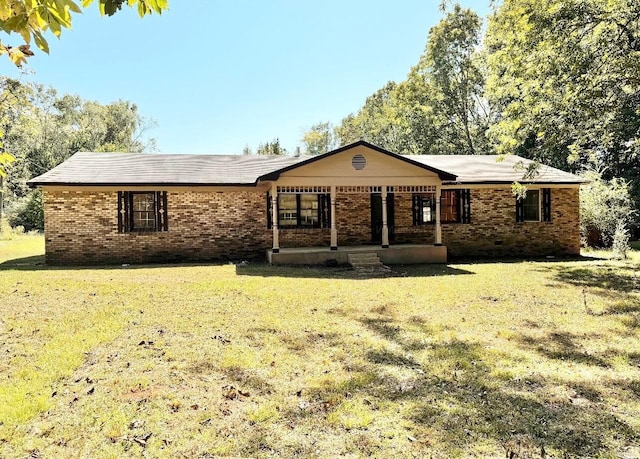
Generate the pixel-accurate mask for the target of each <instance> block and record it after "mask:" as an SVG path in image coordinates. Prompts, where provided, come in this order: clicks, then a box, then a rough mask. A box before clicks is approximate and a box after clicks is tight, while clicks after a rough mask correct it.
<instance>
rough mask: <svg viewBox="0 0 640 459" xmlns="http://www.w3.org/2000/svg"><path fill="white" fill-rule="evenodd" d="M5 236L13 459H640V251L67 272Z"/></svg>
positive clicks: (0, 304)
mask: <svg viewBox="0 0 640 459" xmlns="http://www.w3.org/2000/svg"><path fill="white" fill-rule="evenodd" d="M42 253H43V240H42V237H40V236H17V237H14V238H13V239H12V240H1V239H0V292H1V297H0V308H1V314H0V353H1V354H2V358H1V359H0V457H3V458H4V457H7V458H11V457H20V458H24V457H28V456H29V455H31V456H32V457H47V458H59V457H92V458H93V457H96V458H101V457H114V458H116V457H188V458H192V457H214V456H243V457H246V456H249V457H268V456H284V457H296V456H297V457H319V458H326V457H336V456H347V457H361V456H368V455H373V456H377V457H385V458H386V457H411V456H415V457H429V456H431V457H434V458H449V457H470V456H471V457H512V458H525V457H541V456H544V457H629V458H631V457H638V456H640V279H639V277H638V276H640V254H639V253H638V252H632V254H631V255H632V259H631V260H627V261H612V260H608V259H606V255H607V254H606V253H603V252H597V253H590V254H586V256H585V257H584V258H583V259H580V260H574V261H556V260H547V261H540V262H512V263H508V262H507V263H493V262H492V263H469V264H467V263H465V264H451V265H448V266H416V267H396V268H395V269H394V270H395V272H396V273H397V274H398V275H397V276H396V277H388V278H383V279H379V278H378V279H367V278H360V277H358V276H356V275H355V274H354V273H353V272H352V271H349V270H347V269H345V268H317V269H316V268H290V267H272V266H267V265H264V264H255V263H249V264H248V265H246V266H240V265H233V264H218V265H215V264H213V265H191V266H186V265H182V266H127V267H122V266H115V267H107V268H56V267H47V266H45V265H44V264H43V257H42Z"/></svg>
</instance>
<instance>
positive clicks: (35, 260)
mask: <svg viewBox="0 0 640 459" xmlns="http://www.w3.org/2000/svg"><path fill="white" fill-rule="evenodd" d="M240 263H246V262H244V261H239V260H238V261H228V260H224V261H221V260H216V261H202V262H193V261H192V262H180V261H175V262H173V261H172V262H169V261H159V262H157V263H155V262H153V263H152V262H150V263H141V264H132V263H111V264H93V265H75V264H68V265H51V264H47V263H46V262H45V257H44V255H35V256H31V257H23V258H14V259H11V260H7V261H4V262H2V263H0V271H9V270H13V271H79V270H110V269H117V270H120V269H154V268H172V267H176V268H179V267H194V266H226V265H230V264H231V265H234V266H239V264H240ZM256 264H257V265H261V266H268V265H265V263H264V262H262V261H261V262H256Z"/></svg>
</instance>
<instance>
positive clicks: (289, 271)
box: [236, 263, 475, 280]
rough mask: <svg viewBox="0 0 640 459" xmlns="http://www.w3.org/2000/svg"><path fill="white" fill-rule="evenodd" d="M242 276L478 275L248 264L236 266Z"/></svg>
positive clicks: (411, 268) (420, 268) (440, 269)
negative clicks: (379, 271)
mask: <svg viewBox="0 0 640 459" xmlns="http://www.w3.org/2000/svg"><path fill="white" fill-rule="evenodd" d="M236 274H237V275H238V276H257V277H290V278H301V279H305V278H307V279H308V278H314V279H353V280H366V279H379V278H381V277H382V278H385V277H410V278H411V277H430V276H453V275H456V276H457V275H469V274H475V273H474V272H472V271H468V270H465V269H458V268H454V267H451V266H447V265H439V264H438V265H430V264H424V265H392V266H391V271H390V272H389V273H387V274H385V275H382V276H381V275H380V274H379V273H375V272H374V273H370V274H367V273H360V272H357V271H355V270H353V269H352V268H351V267H349V266H335V267H330V266H315V265H314V266H310V265H269V264H266V263H248V264H246V265H242V264H239V265H236Z"/></svg>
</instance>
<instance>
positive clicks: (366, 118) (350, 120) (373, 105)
mask: <svg viewBox="0 0 640 459" xmlns="http://www.w3.org/2000/svg"><path fill="white" fill-rule="evenodd" d="M402 94H403V93H401V92H400V91H398V84H397V83H395V82H393V81H390V82H388V83H387V84H386V85H385V86H384V87H382V88H381V89H379V90H378V91H376V92H375V93H374V94H372V95H371V96H369V97H367V99H366V101H365V103H364V106H363V107H362V108H361V109H360V110H359V111H358V113H356V114H350V115H348V116H347V117H345V118H344V119H343V120H342V123H341V124H340V126H338V127H336V128H335V135H336V143H339V144H341V145H345V144H348V143H352V142H356V141H358V140H366V141H367V142H371V143H374V144H376V145H379V146H381V147H382V148H386V149H387V150H391V151H396V152H400V153H409V152H410V151H408V148H407V139H408V135H407V134H408V132H407V125H406V124H407V123H406V116H404V115H405V113H406V108H407V107H406V104H405V101H404V100H402V99H401V96H402Z"/></svg>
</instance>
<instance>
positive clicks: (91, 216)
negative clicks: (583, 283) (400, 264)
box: [45, 187, 580, 264]
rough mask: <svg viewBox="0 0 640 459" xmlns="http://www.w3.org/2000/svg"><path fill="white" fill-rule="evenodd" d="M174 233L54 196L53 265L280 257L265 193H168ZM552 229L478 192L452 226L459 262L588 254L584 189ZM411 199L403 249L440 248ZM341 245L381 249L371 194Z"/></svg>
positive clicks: (450, 242) (101, 200)
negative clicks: (121, 228) (416, 222)
mask: <svg viewBox="0 0 640 459" xmlns="http://www.w3.org/2000/svg"><path fill="white" fill-rule="evenodd" d="M167 195H168V196H167V198H168V209H167V210H168V224H169V231H166V232H152V233H123V234H120V233H118V219H117V193H116V192H85V191H48V190H47V191H45V235H46V259H47V262H48V263H53V264H65V263H80V264H92V263H141V262H152V261H182V260H194V261H197V260H215V259H238V258H256V257H260V258H261V257H264V251H265V249H267V248H270V247H271V244H272V231H271V230H269V229H267V221H266V201H265V194H264V193H262V192H257V191H237V192H236V191H234V192H224V193H222V192H198V191H187V192H168V193H167ZM551 200H552V204H551V212H552V221H551V222H525V223H516V222H515V199H514V197H513V195H512V194H511V191H510V189H509V188H508V187H504V188H495V189H494V188H487V189H472V190H471V222H472V223H471V224H443V225H442V242H443V244H444V245H446V246H447V249H448V251H449V254H450V255H452V256H482V257H485V256H544V255H551V254H578V253H579V251H580V235H579V198H578V189H575V188H572V189H553V190H552V191H551ZM411 205H412V200H411V194H410V193H406V194H405V193H403V194H399V193H398V194H396V195H395V243H396V244H400V243H420V244H432V243H433V242H434V239H435V238H434V234H435V225H423V226H413V216H412V210H411ZM336 227H337V230H338V245H339V246H348V245H361V244H369V243H370V242H371V200H370V196H369V195H368V194H339V195H338V196H337V199H336ZM279 236H280V246H281V247H283V248H286V247H309V246H324V247H328V246H329V244H330V230H329V229H328V228H327V229H324V228H322V229H321V228H313V229H281V230H280V233H279Z"/></svg>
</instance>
